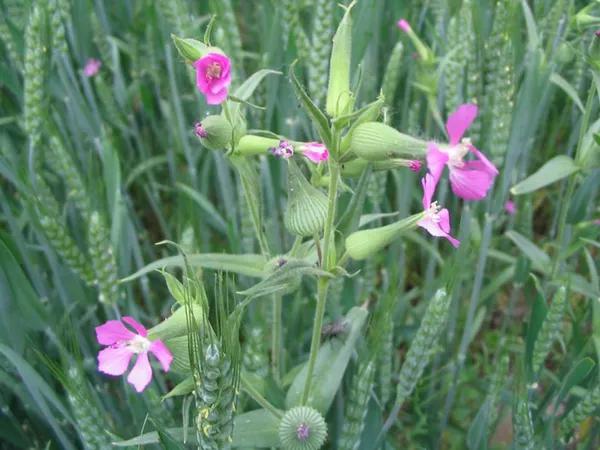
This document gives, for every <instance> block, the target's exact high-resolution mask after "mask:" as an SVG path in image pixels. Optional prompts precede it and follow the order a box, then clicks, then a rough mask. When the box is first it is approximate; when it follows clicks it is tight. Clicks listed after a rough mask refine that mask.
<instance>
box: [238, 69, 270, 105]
mask: <svg viewBox="0 0 600 450" xmlns="http://www.w3.org/2000/svg"><path fill="white" fill-rule="evenodd" d="M271 74H273V75H281V72H278V71H277V70H270V69H261V70H258V71H256V72H254V73H253V74H252V75H250V77H248V78H247V79H246V81H244V82H243V83H242V84H241V85H240V87H238V88H237V89H236V90H235V91H234V92H233V95H234V96H235V97H236V98H239V99H240V100H244V101H246V100H248V99H249V98H250V97H251V96H252V94H253V93H254V91H255V90H256V88H257V87H258V85H259V84H260V82H261V81H262V80H263V79H264V78H265V77H266V76H267V75H271Z"/></svg>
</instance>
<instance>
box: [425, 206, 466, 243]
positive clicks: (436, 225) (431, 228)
mask: <svg viewBox="0 0 600 450" xmlns="http://www.w3.org/2000/svg"><path fill="white" fill-rule="evenodd" d="M444 211H446V215H447V214H448V210H447V209H443V210H442V211H440V215H441V214H442V213H443V212H444ZM440 218H441V217H440ZM441 219H442V221H443V220H444V219H443V218H441ZM417 225H418V226H420V227H421V228H425V229H426V230H427V232H428V233H429V234H431V235H432V236H436V237H443V238H446V239H448V241H449V242H450V243H451V244H452V246H453V247H454V248H457V247H458V246H459V245H460V241H459V240H458V239H454V238H453V237H452V236H450V235H449V234H448V232H446V231H444V230H443V229H442V227H441V222H434V221H433V220H432V219H431V218H428V217H427V218H425V219H422V220H421V221H419V222H418V223H417ZM447 225H448V226H449V222H448V223H447Z"/></svg>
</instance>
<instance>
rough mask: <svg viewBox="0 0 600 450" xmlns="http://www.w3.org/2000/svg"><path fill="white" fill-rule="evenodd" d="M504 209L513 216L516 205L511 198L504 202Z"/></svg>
mask: <svg viewBox="0 0 600 450" xmlns="http://www.w3.org/2000/svg"><path fill="white" fill-rule="evenodd" d="M504 211H506V212H507V213H508V214H510V215H511V216H514V215H515V214H516V212H517V206H516V205H515V202H513V201H512V200H507V201H506V203H505V204H504Z"/></svg>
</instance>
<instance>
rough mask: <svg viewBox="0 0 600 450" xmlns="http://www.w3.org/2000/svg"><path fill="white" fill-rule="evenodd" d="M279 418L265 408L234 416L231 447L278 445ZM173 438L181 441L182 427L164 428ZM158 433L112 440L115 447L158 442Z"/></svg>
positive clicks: (190, 439) (190, 440)
mask: <svg viewBox="0 0 600 450" xmlns="http://www.w3.org/2000/svg"><path fill="white" fill-rule="evenodd" d="M278 430H279V420H278V419H277V418H276V417H274V416H273V415H272V414H271V413H270V412H269V411H267V410H265V409H257V410H254V411H250V412H247V413H243V414H240V415H238V416H236V417H235V418H234V425H233V442H232V443H231V445H232V446H233V447H248V448H252V447H258V448H270V447H279V435H278ZM166 431H167V432H168V433H169V434H170V435H171V436H172V437H173V438H174V439H176V440H177V441H179V442H181V441H183V428H169V429H167V430H166ZM159 442H160V441H159V435H158V433H157V432H156V431H153V432H150V433H145V434H142V435H140V436H137V437H134V438H132V439H128V440H125V441H119V442H113V445H114V446H116V447H129V446H136V445H149V444H158V443H159ZM188 444H197V440H196V434H195V433H190V435H189V436H188Z"/></svg>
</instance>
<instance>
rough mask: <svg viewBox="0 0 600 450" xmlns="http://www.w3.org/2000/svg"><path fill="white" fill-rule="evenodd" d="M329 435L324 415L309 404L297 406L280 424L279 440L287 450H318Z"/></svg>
mask: <svg viewBox="0 0 600 450" xmlns="http://www.w3.org/2000/svg"><path fill="white" fill-rule="evenodd" d="M326 437H327V424H326V423H325V420H324V419H323V416H321V414H319V413H318V412H317V411H316V410H314V409H313V408H310V407H308V406H296V407H294V408H292V409H290V410H289V411H287V412H286V413H285V415H284V416H283V419H281V423H280V424H279V440H280V441H281V446H282V448H283V449H285V450H318V449H320V448H321V446H322V445H323V443H324V442H325V438H326Z"/></svg>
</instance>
